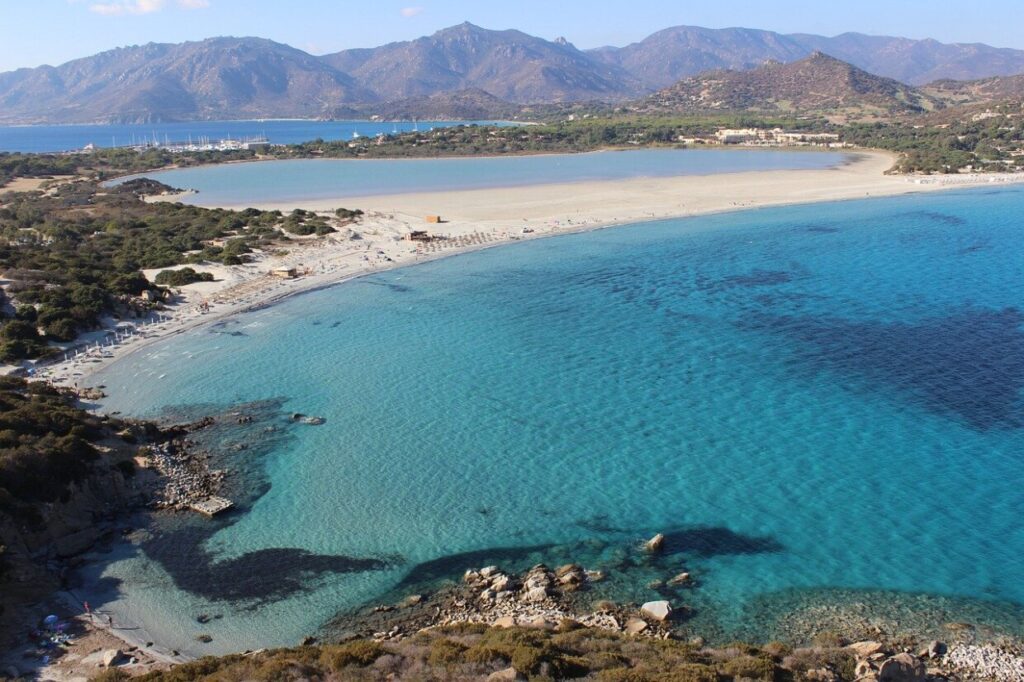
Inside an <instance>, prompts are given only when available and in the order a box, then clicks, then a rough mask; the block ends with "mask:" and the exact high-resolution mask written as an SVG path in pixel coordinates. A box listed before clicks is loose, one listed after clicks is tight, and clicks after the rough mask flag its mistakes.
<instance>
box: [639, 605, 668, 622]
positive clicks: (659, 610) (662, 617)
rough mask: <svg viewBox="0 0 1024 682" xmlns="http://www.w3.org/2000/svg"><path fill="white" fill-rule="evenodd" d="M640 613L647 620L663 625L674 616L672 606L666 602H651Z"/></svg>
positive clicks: (641, 608)
mask: <svg viewBox="0 0 1024 682" xmlns="http://www.w3.org/2000/svg"><path fill="white" fill-rule="evenodd" d="M640 613H641V614H642V615H643V616H644V617H645V618H650V619H651V620H656V621H658V622H659V623H663V622H665V621H667V620H668V619H669V618H670V617H671V616H672V605H671V604H669V603H668V602H667V601H665V600H660V601H649V602H647V603H646V604H644V605H643V606H641V607H640Z"/></svg>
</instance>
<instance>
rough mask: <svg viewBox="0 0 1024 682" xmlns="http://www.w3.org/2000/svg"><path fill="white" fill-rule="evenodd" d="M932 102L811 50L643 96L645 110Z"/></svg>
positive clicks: (845, 107)
mask: <svg viewBox="0 0 1024 682" xmlns="http://www.w3.org/2000/svg"><path fill="white" fill-rule="evenodd" d="M936 106H938V105H937V103H936V102H935V101H934V100H932V99H931V98H929V97H927V96H926V95H924V94H923V93H921V92H919V91H917V90H915V89H914V88H911V87H909V86H907V85H903V84H902V83H899V82H897V81H895V80H892V79H890V78H882V77H880V76H874V75H872V74H870V73H867V72H866V71H863V70H861V69H858V68H857V67H855V66H853V65H851V64H847V63H846V62H843V61H840V60H838V59H835V58H833V57H830V56H828V55H825V54H822V53H820V52H816V53H814V54H812V55H811V56H810V57H807V58H805V59H801V60H799V61H796V62H792V63H790V64H780V63H779V62H768V63H766V64H763V65H762V66H760V67H758V68H756V69H753V70H751V71H712V72H709V73H706V74H702V75H700V76H695V77H692V78H686V79H684V80H681V81H679V82H678V83H676V84H675V85H672V86H670V87H668V88H665V89H664V90H661V91H659V92H657V93H655V94H654V95H651V96H650V97H648V98H646V99H644V100H642V101H641V102H639V103H638V104H637V105H636V108H637V109H639V110H641V111H645V112H659V111H661V112H680V113H683V112H686V113H690V112H712V111H758V112H778V113H811V112H816V113H836V114H839V113H841V114H845V115H855V116H858V117H859V115H871V114H897V113H913V112H922V111H926V110H929V109H932V108H935V107H936Z"/></svg>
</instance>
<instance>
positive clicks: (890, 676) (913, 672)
mask: <svg viewBox="0 0 1024 682" xmlns="http://www.w3.org/2000/svg"><path fill="white" fill-rule="evenodd" d="M925 679H927V673H926V671H925V665H924V662H923V661H921V660H920V659H919V658H917V657H916V656H913V655H911V654H906V653H903V654H896V655H895V656H893V657H892V658H887V659H886V660H884V661H882V665H880V666H878V680H879V682H924V680H925Z"/></svg>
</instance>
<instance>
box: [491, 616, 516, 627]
mask: <svg viewBox="0 0 1024 682" xmlns="http://www.w3.org/2000/svg"><path fill="white" fill-rule="evenodd" d="M491 626H492V627H496V628H514V627H515V626H516V619H515V618H514V617H513V616H502V617H501V618H499V619H497V620H496V621H494V622H493V623H491Z"/></svg>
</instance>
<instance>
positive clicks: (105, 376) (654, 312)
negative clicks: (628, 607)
mask: <svg viewBox="0 0 1024 682" xmlns="http://www.w3.org/2000/svg"><path fill="white" fill-rule="evenodd" d="M1022 230H1024V192H1022V191H1021V190H1019V189H1003V190H998V191H989V190H979V191H964V192H958V193H948V194H942V195H934V194H932V195H928V196H910V197H903V198H897V199H881V200H870V201H857V202H845V203H832V204H819V205H813V206H803V207H787V208H779V209H770V210H759V211H750V212H743V213H736V214H728V215H718V216H710V217H699V218H692V219H685V220H671V221H664V222H658V223H650V224H643V225H636V226H630V227H623V228H616V229H611V230H604V231H599V232H593V233H589V234H581V235H569V236H562V237H555V238H549V239H544V240H538V241H533V242H527V243H521V244H517V245H512V246H504V247H501V248H497V249H492V250H488V251H482V252H477V253H473V254H468V255H464V256H459V257H456V258H451V259H446V260H442V261H437V262H433V263H429V264H424V265H420V266H416V267H413V268H406V269H402V270H398V271H393V272H389V273H383V274H379V275H374V276H371V277H366V278H363V279H361V280H357V281H353V282H350V283H347V284H344V285H341V286H338V287H334V288H331V289H327V290H323V291H319V292H315V293H311V294H307V295H303V296H300V297H296V298H293V299H291V300H288V301H286V302H284V303H282V304H280V305H277V306H274V307H272V308H269V309H265V310H261V311H257V312H253V313H249V314H246V315H242V316H239V317H238V318H237V319H235V320H233V321H232V322H230V323H227V324H222V325H219V326H217V327H213V328H206V329H201V330H197V331H195V332H192V333H189V334H187V335H184V336H182V337H179V338H176V339H174V340H173V341H172V342H170V343H165V344H162V345H158V346H155V347H152V348H150V349H148V350H146V351H145V352H143V353H140V354H137V355H135V356H133V357H130V358H128V359H126V360H125V361H124V362H122V363H120V364H118V365H115V366H114V367H112V368H110V369H108V370H106V371H104V372H103V373H102V374H101V375H100V376H98V377H97V378H96V379H95V381H94V382H95V383H102V384H105V385H106V386H107V387H108V392H109V393H110V394H111V395H112V398H110V399H109V400H108V403H107V406H108V407H109V408H110V409H115V410H123V411H125V412H126V413H130V414H134V415H140V416H156V417H159V416H168V415H170V414H171V413H175V414H177V413H180V411H181V410H180V407H179V406H181V405H195V404H204V405H205V406H204V407H202V408H201V409H202V410H205V411H210V410H214V409H219V408H224V407H227V406H230V405H234V404H238V403H244V402H248V401H262V400H277V401H278V402H276V403H273V404H271V405H269V406H267V405H264V406H263V407H262V408H261V410H262V412H261V417H260V419H262V421H261V420H260V419H257V423H256V424H254V425H253V427H252V428H253V431H252V432H251V433H250V435H249V436H248V437H247V440H246V442H247V443H248V445H249V448H250V449H249V450H245V451H240V452H236V453H235V454H233V455H231V456H232V457H233V458H234V459H233V460H232V461H233V462H235V465H236V466H238V467H240V468H241V469H242V470H243V471H244V472H245V476H246V477H248V478H247V480H248V481H249V483H248V484H247V486H248V487H247V491H248V492H247V493H241V499H242V502H243V505H242V507H243V508H242V510H241V511H240V512H239V513H237V514H235V515H234V516H230V517H227V518H225V519H222V520H218V521H215V522H212V523H211V522H207V521H201V520H198V519H184V518H183V519H179V520H175V521H172V522H168V521H163V522H159V523H157V524H156V525H155V526H154V527H153V528H151V529H150V532H151V533H152V535H150V536H146V537H143V538H142V539H140V542H139V544H138V545H136V546H134V547H122V548H120V549H119V550H118V551H117V552H115V554H113V555H111V556H110V557H108V560H107V561H106V562H105V563H104V564H101V565H100V567H99V568H98V569H95V572H94V573H93V574H91V575H90V576H89V578H90V579H91V580H97V581H98V580H100V572H102V575H103V578H102V580H103V583H102V584H103V586H104V587H105V589H107V591H108V593H109V595H110V597H109V601H108V603H107V604H106V606H107V607H112V608H116V609H118V610H119V611H121V612H123V613H124V614H126V616H127V617H129V618H131V619H133V620H135V621H136V622H141V623H144V624H145V625H146V627H147V628H148V629H149V630H150V632H151V633H152V635H153V636H154V637H156V638H157V639H158V640H159V641H164V642H166V643H167V644H169V645H171V646H176V647H178V648H180V649H182V650H187V651H208V652H212V651H227V650H232V649H242V648H255V647H258V646H264V645H270V644H290V643H294V642H296V641H297V640H298V639H300V638H301V636H302V635H304V634H308V633H309V632H311V631H314V630H316V629H317V628H318V627H320V626H322V625H323V624H324V623H325V622H327V621H328V620H329V619H331V617H332V616H333V615H334V614H335V613H336V612H338V611H339V610H344V609H347V608H352V607H355V606H357V605H359V604H361V603H364V602H368V601H369V602H372V601H374V600H379V599H382V598H384V597H382V595H385V594H386V595H387V598H391V597H394V596H396V595H399V594H402V593H403V592H405V591H412V590H415V589H417V588H418V587H419V586H420V584H419V583H418V582H417V580H420V579H429V578H432V577H443V576H446V575H448V576H458V575H460V574H461V572H462V571H463V570H464V569H465V568H467V567H469V566H472V565H478V566H479V565H483V564H486V563H492V562H498V563H501V564H503V565H505V566H511V565H524V564H525V565H528V564H529V563H534V562H536V561H540V560H545V561H550V562H552V563H555V562H557V561H564V560H565V559H567V558H569V557H572V558H575V559H576V560H578V561H580V562H581V563H583V564H585V565H586V566H587V567H589V568H601V569H604V570H606V571H608V572H609V575H610V580H609V581H608V583H607V584H606V585H604V586H603V587H601V590H603V591H604V592H602V594H608V595H609V596H614V597H618V598H620V599H635V600H643V599H651V598H658V597H659V595H665V593H664V592H656V591H654V590H649V589H648V588H646V587H645V586H646V584H647V583H648V582H649V581H650V580H651V579H653V578H667V577H670V576H671V575H674V574H675V573H676V572H678V571H679V570H682V568H684V567H685V568H686V569H688V570H690V571H692V572H693V573H694V575H696V576H698V578H699V581H700V585H699V587H698V588H696V589H695V590H692V591H684V592H683V593H680V594H677V595H668V596H671V597H672V599H673V600H674V601H676V602H677V603H678V602H686V603H689V604H690V605H692V606H694V609H695V610H694V614H693V620H692V621H691V623H690V624H689V627H693V628H694V629H696V630H700V631H703V632H711V633H719V634H720V636H721V637H722V638H723V639H724V638H730V637H735V636H748V637H752V638H757V637H770V636H773V635H776V634H777V633H778V628H779V622H780V621H779V618H780V616H781V615H782V614H785V613H788V612H790V611H791V610H792V609H793V608H795V605H799V604H805V603H806V602H808V601H810V602H814V600H818V599H824V600H826V601H827V600H828V599H835V600H843V599H850V598H851V597H850V596H849V595H851V594H852V595H858V596H856V597H854V598H856V599H862V600H868V599H869V597H870V598H871V599H873V600H874V602H875V603H877V604H879V608H883V609H889V608H892V609H896V608H898V607H902V608H910V609H915V608H916V609H918V610H920V609H922V608H924V606H923V605H928V608H934V609H935V611H934V613H931V612H930V613H929V616H928V618H929V621H932V622H931V624H932V625H934V624H935V623H942V622H948V621H951V620H957V619H966V618H971V619H981V620H989V621H991V622H993V623H997V624H998V625H1000V626H1001V627H1004V628H1009V629H1013V628H1017V629H1019V628H1020V627H1021V623H1022V622H1024V620H1022V614H1024V610H1022V607H1021V605H1022V604H1024V528H1022V526H1021V525H1020V523H1019V520H1020V516H1019V514H1020V510H1021V508H1022V505H1024V486H1022V485H1021V480H1022V474H1024V459H1022V452H1024V450H1022V445H1024V437H1022V434H1024V432H1022V430H1021V429H1022V426H1024V402H1022V388H1024V313H1022V312H1021V311H1022V300H1021V297H1022V294H1021V291H1022V290H1021V286H1020V283H1021V282H1022V281H1024V257H1022V255H1021V251H1020V246H1019V245H1020V239H1021V234H1022ZM246 409H255V408H246ZM290 412H303V413H306V414H315V415H322V416H324V417H325V418H326V420H327V422H326V424H324V425H323V426H319V427H311V426H301V425H293V424H289V423H288V421H287V419H286V418H285V415H286V414H287V413H290ZM268 426H270V427H273V430H270V431H268V430H267V428H268ZM218 437H221V438H222V439H223V441H224V442H225V443H230V442H237V440H236V441H232V439H238V438H239V436H237V435H230V434H227V433H225V434H223V435H221V436H218ZM229 449H230V448H229ZM246 495H248V496H246ZM659 531H662V532H666V533H667V534H668V535H669V543H668V554H667V556H665V557H664V558H662V559H659V560H658V561H657V562H648V561H646V560H644V559H642V558H639V557H638V552H637V551H636V549H635V544H636V543H637V542H638V541H639V540H641V539H643V538H645V537H649V536H650V535H652V534H653V533H655V532H659ZM410 576H412V578H410ZM403 581H405V582H403ZM872 595H881V596H872ZM815 603H816V602H815ZM200 613H207V614H222V615H223V618H221V619H218V620H214V621H212V622H210V623H208V624H205V625H198V624H196V623H195V621H194V618H195V617H196V615H197V614H200ZM936 614H938V615H936ZM903 622H904V623H905V621H903ZM196 632H208V633H210V634H212V635H213V637H214V641H213V643H212V644H210V645H199V644H196V642H195V641H194V639H193V637H194V634H195V633H196ZM204 647H205V648H204Z"/></svg>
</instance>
